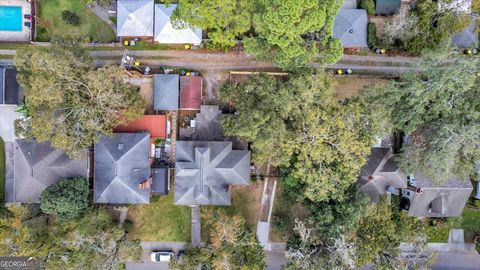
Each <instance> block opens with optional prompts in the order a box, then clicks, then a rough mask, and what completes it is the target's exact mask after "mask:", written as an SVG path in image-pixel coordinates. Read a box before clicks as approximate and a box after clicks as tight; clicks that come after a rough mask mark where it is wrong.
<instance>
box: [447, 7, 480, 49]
mask: <svg viewBox="0 0 480 270" xmlns="http://www.w3.org/2000/svg"><path fill="white" fill-rule="evenodd" d="M471 17H472V23H471V24H470V25H469V26H467V27H466V28H465V29H464V30H463V31H462V32H460V33H455V34H453V35H452V45H453V46H455V47H458V48H472V47H475V46H477V44H478V27H477V18H478V17H477V16H476V15H471Z"/></svg>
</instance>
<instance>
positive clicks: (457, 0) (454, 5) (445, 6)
mask: <svg viewBox="0 0 480 270" xmlns="http://www.w3.org/2000/svg"><path fill="white" fill-rule="evenodd" d="M438 9H439V10H441V11H442V10H448V11H453V12H456V13H467V14H470V13H471V12H472V0H443V1H442V0H440V1H438Z"/></svg>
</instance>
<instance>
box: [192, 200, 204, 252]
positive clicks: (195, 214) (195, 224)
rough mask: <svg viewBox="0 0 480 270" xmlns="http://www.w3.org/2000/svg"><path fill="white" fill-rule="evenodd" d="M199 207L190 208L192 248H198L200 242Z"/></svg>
mask: <svg viewBox="0 0 480 270" xmlns="http://www.w3.org/2000/svg"><path fill="white" fill-rule="evenodd" d="M200 218H201V215H200V206H198V205H196V206H192V246H194V247H198V246H200V244H201V241H202V235H201V232H202V230H201V223H200V222H201V219H200Z"/></svg>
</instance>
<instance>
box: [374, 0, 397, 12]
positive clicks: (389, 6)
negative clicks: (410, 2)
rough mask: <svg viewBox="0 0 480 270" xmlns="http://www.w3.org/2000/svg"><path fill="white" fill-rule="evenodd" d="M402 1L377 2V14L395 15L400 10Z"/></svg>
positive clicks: (380, 0)
mask: <svg viewBox="0 0 480 270" xmlns="http://www.w3.org/2000/svg"><path fill="white" fill-rule="evenodd" d="M401 4H402V0H377V1H376V3H375V8H376V10H375V13H376V14H377V15H394V14H396V13H398V11H399V10H400V5H401Z"/></svg>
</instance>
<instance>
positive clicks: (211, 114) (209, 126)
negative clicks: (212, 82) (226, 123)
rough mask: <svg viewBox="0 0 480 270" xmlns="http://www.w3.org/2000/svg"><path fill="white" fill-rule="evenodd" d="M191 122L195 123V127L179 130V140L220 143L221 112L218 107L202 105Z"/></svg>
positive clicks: (221, 134)
mask: <svg viewBox="0 0 480 270" xmlns="http://www.w3.org/2000/svg"><path fill="white" fill-rule="evenodd" d="M193 121H195V127H191V128H180V140H192V141H221V140H222V139H223V127H222V111H221V110H220V109H219V107H218V106H211V105H202V106H201V107H200V112H199V113H197V114H196V117H195V118H194V119H193Z"/></svg>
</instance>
